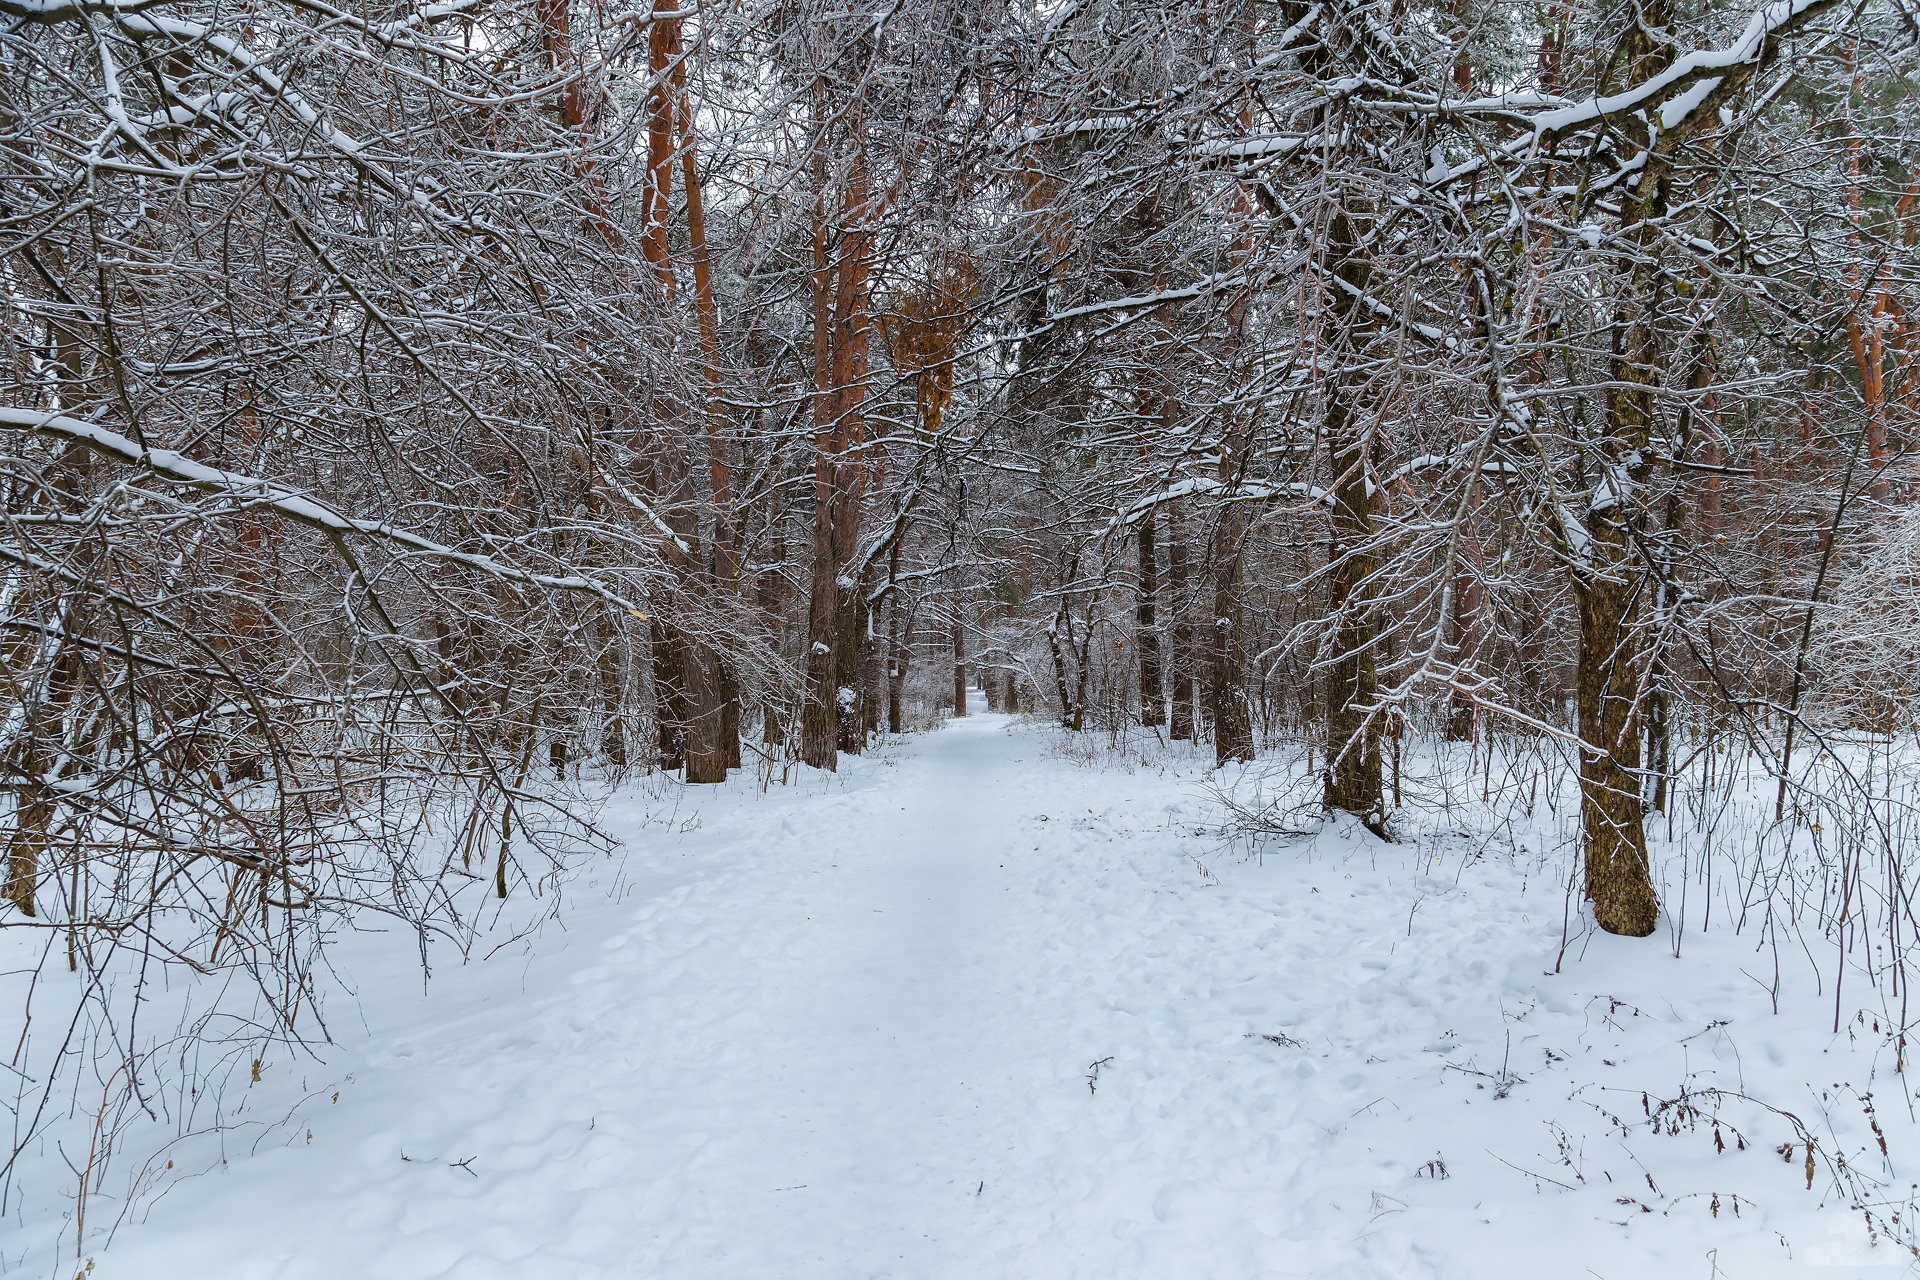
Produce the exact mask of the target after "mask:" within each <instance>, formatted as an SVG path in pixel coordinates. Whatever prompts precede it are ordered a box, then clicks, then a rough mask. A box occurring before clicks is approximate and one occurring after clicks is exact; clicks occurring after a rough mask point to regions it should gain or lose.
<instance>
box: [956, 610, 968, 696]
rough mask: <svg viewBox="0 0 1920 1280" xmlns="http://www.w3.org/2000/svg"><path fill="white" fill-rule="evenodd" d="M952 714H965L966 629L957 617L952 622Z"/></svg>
mask: <svg viewBox="0 0 1920 1280" xmlns="http://www.w3.org/2000/svg"><path fill="white" fill-rule="evenodd" d="M953 714H954V715H956V716H964V715H965V714H967V628H966V624H965V623H963V622H962V621H961V620H960V618H959V617H958V616H956V617H955V618H954V620H953Z"/></svg>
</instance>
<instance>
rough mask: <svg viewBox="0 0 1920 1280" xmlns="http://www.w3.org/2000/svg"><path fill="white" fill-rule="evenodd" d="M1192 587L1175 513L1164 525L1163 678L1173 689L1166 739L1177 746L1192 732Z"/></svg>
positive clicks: (1183, 542) (1177, 517)
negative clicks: (1167, 604)
mask: <svg viewBox="0 0 1920 1280" xmlns="http://www.w3.org/2000/svg"><path fill="white" fill-rule="evenodd" d="M1191 589H1192V584H1191V582H1190V581H1189V579H1188V575H1187V538H1186V532H1185V530H1184V529H1182V528H1181V522H1180V518H1179V515H1178V514H1177V513H1174V514H1170V515H1169V517H1168V521H1167V598H1168V599H1169V600H1170V601H1171V602H1172V605H1171V607H1172V609H1173V627H1172V634H1171V636H1170V637H1169V639H1170V640H1171V642H1172V643H1171V644H1170V645H1169V646H1168V653H1167V676H1168V679H1169V682H1170V683H1171V684H1172V685H1173V710H1172V714H1171V716H1170V717H1169V719H1168V722H1167V736H1168V737H1169V738H1172V739H1174V740H1175V741H1177V742H1191V741H1192V740H1193V730H1194V696H1193V665H1194V642H1193V619H1192V616H1191V612H1190V609H1189V602H1188V600H1187V593H1188V592H1189V591H1190V590H1191Z"/></svg>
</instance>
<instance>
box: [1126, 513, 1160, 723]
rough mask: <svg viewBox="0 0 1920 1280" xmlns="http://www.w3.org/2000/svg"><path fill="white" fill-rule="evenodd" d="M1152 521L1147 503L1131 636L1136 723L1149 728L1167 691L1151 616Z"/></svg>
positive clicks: (1155, 567) (1156, 576)
mask: <svg viewBox="0 0 1920 1280" xmlns="http://www.w3.org/2000/svg"><path fill="white" fill-rule="evenodd" d="M1154 524H1155V520H1154V512H1153V508H1151V507H1149V508H1148V509H1147V513H1146V514H1145V515H1143V516H1142V517H1140V532H1139V534H1138V539H1137V541H1138V548H1139V556H1140V576H1139V579H1138V586H1137V588H1136V590H1137V594H1136V595H1135V597H1134V608H1133V631H1134V638H1135V643H1136V644H1137V645H1138V646H1139V650H1140V723H1141V724H1143V725H1145V726H1146V727H1147V728H1149V729H1157V728H1159V727H1160V726H1161V725H1162V724H1164V723H1166V719H1167V695H1166V689H1165V688H1164V686H1163V683H1162V680H1161V673H1160V628H1159V621H1158V618H1157V617H1156V616H1155V615H1156V597H1157V595H1158V593H1159V588H1160V567H1159V564H1158V550H1157V549H1156V548H1155V546H1154Z"/></svg>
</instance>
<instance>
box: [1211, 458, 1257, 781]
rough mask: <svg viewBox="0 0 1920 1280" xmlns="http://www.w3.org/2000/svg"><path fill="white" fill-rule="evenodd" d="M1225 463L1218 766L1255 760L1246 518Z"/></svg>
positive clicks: (1214, 635)
mask: <svg viewBox="0 0 1920 1280" xmlns="http://www.w3.org/2000/svg"><path fill="white" fill-rule="evenodd" d="M1234 452H1236V451H1233V450H1229V458H1228V459H1226V460H1223V461H1222V462H1221V464H1220V465H1221V470H1222V472H1223V473H1226V474H1223V476H1222V479H1223V480H1225V481H1226V483H1227V484H1228V485H1229V488H1228V490H1227V492H1228V495H1229V500H1228V501H1227V502H1225V503H1224V504H1222V506H1221V509H1220V524H1219V529H1218V531H1217V533H1216V536H1215V541H1214V549H1213V617H1212V619H1211V620H1210V621H1211V623H1212V625H1211V626H1210V627H1208V629H1207V630H1208V635H1207V710H1208V712H1209V713H1210V714H1211V717H1212V720H1213V758H1214V763H1215V764H1220V765H1224V764H1229V763H1232V762H1233V761H1236V760H1251V759H1253V719H1252V716H1251V714H1250V712H1249V711H1248V709H1247V670H1246V655H1245V652H1244V648H1245V645H1244V641H1243V640H1242V637H1241V630H1242V617H1241V612H1242V611H1241V605H1240V573H1241V558H1242V555H1243V552H1244V543H1245V541H1246V528H1247V518H1246V515H1245V510H1246V509H1245V507H1244V505H1243V504H1241V503H1238V502H1234V501H1232V500H1231V495H1232V488H1231V485H1232V483H1233V480H1232V479H1231V478H1230V477H1231V469H1232V467H1233V465H1234V464H1233V462H1232V457H1231V455H1232V454H1233V453H1234Z"/></svg>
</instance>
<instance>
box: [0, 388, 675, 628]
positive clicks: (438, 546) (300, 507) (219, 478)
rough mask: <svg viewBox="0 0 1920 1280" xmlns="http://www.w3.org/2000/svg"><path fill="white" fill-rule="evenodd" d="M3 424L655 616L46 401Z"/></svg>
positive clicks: (437, 556)
mask: <svg viewBox="0 0 1920 1280" xmlns="http://www.w3.org/2000/svg"><path fill="white" fill-rule="evenodd" d="M0 431H17V432H21V433H24V434H27V435H36V436H52V437H54V438H56V439H60V440H64V441H66V442H68V443H69V444H73V445H77V446H79V447H81V448H84V449H87V450H89V451H91V452H93V453H96V454H99V455H100V456H102V457H106V458H111V459H113V460H114V461H116V462H122V463H126V464H127V465H129V466H135V467H139V468H141V469H143V470H145V471H147V472H149V473H151V474H153V475H155V476H158V477H160V478H161V479H164V480H168V481H171V482H173V483H175V484H181V485H185V486H187V487H188V488H190V489H196V490H198V491H200V492H201V493H208V494H213V495H215V496H216V497H224V498H232V499H235V500H236V501H239V502H242V503H245V504H246V505H247V506H248V507H250V508H258V509H265V510H268V511H272V512H274V513H275V514H277V515H280V516H282V517H284V518H286V519H288V520H292V521H294V522H295V523H297V524H303V525H306V526H308V527H309V528H313V529H318V530H320V531H321V532H323V533H326V534H328V535H329V536H331V537H334V538H345V537H349V536H351V537H360V538H372V539H375V540H378V541H383V542H386V543H389V544H391V545H393V546H396V547H400V548H402V549H404V550H405V551H407V552H409V553H412V554H414V555H420V556H426V557H428V558H430V559H434V560H441V561H444V562H446V563H448V564H455V565H459V566H461V567H463V568H468V569H473V570H475V571H477V572H479V573H484V574H488V575H490V576H492V577H495V578H499V579H502V580H503V581H507V582H516V583H520V584H522V585H524V586H530V587H538V588H541V589H543V590H547V591H568V592H579V593H582V594H585V595H590V596H595V597H597V598H599V599H601V600H603V601H605V602H606V603H608V604H611V605H615V606H617V607H619V608H621V609H624V610H626V611H627V612H628V613H629V614H631V615H634V616H636V617H642V618H644V617H647V616H648V610H647V609H645V608H644V607H642V605H641V604H640V603H638V602H636V601H634V600H632V599H630V598H629V597H627V596H626V595H624V594H623V593H621V592H620V591H617V590H615V589H614V588H612V587H609V586H608V585H606V584H605V583H604V582H601V581H600V580H598V579H597V578H592V577H589V576H587V575H585V574H564V575H562V574H550V573H539V572H536V571H534V570H531V569H521V568H517V567H515V566H513V565H510V564H506V563H504V562H502V561H500V560H497V559H495V558H494V557H492V556H489V555H484V554H482V553H480V552H475V551H461V550H459V549H458V548H455V547H450V546H447V545H446V544H445V543H442V542H436V541H434V540H433V539H431V538H427V537H423V536H421V535H420V534H417V533H412V532H410V531H408V530H405V529H399V528H395V527H394V526H393V525H391V524H387V523H385V522H382V521H374V520H361V519H357V518H355V517H353V516H349V515H346V514H344V513H343V512H341V511H339V510H337V509H336V508H334V507H333V506H331V505H329V504H328V503H326V502H324V501H322V500H320V499H319V498H316V497H314V496H312V495H311V494H307V493H302V492H301V491H299V490H297V489H294V488H292V487H291V486H288V485H283V484H280V483H278V482H276V481H272V480H264V479H261V478H259V477H257V476H249V475H245V474H242V473H241V472H237V471H228V470H225V469H223V468H220V467H213V466H208V465H207V464H206V463H203V462H196V461H194V460H193V459H191V458H189V457H187V456H186V455H185V454H182V453H179V452H176V451H175V450H172V449H151V448H146V447H144V446H142V445H141V444H139V443H138V442H137V441H135V440H133V439H132V438H130V437H128V436H124V435H121V434H120V433H119V432H117V431H112V430H109V429H108V428H106V427H103V426H100V425H99V424H98V423H93V422H87V421H84V420H82V419H80V418H73V417H69V416H67V415H66V414H62V413H50V412H47V411H45V410H40V409H19V408H0ZM682 550H684V547H683V548H682Z"/></svg>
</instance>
